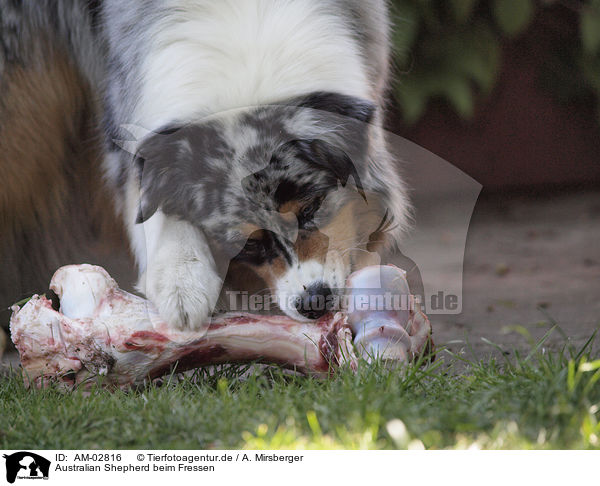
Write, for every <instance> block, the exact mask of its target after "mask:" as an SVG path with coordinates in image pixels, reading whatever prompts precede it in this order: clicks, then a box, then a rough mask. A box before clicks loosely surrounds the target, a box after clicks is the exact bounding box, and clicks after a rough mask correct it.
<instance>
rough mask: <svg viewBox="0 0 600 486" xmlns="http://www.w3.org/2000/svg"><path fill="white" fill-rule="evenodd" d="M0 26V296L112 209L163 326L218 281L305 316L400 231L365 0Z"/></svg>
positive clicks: (141, 9) (35, 1)
mask: <svg viewBox="0 0 600 486" xmlns="http://www.w3.org/2000/svg"><path fill="white" fill-rule="evenodd" d="M0 29H1V30H0V91H1V93H2V95H1V97H0V175H1V176H2V181H1V187H0V250H1V251H2V256H1V258H2V263H1V265H2V268H1V269H0V277H1V278H2V281H3V282H4V283H3V284H2V286H1V287H0V291H1V292H3V298H5V299H6V298H8V297H7V295H9V294H10V295H13V294H15V293H18V292H19V289H21V290H20V291H21V292H22V291H23V290H24V285H25V284H24V283H23V282H24V281H21V280H19V279H27V278H29V279H33V278H34V276H35V274H36V272H39V271H40V269H43V268H47V266H48V265H49V266H50V267H52V266H53V265H55V264H56V263H57V262H60V263H74V262H73V261H68V258H70V257H72V256H71V255H72V251H73V248H74V247H75V246H81V245H86V244H90V243H89V242H90V241H92V242H93V240H94V238H97V237H101V236H102V237H103V236H106V234H107V233H111V234H114V235H116V236H115V237H116V239H117V240H118V239H119V237H118V236H119V234H120V233H119V227H118V225H117V224H116V223H117V222H121V223H120V224H121V226H122V228H124V230H123V237H122V240H128V243H129V247H130V248H131V251H132V253H133V255H134V257H135V261H136V263H137V268H138V284H137V286H138V289H139V290H140V291H141V292H143V293H145V295H146V296H147V297H148V298H149V299H150V300H151V301H153V302H154V303H155V304H156V306H157V307H158V309H159V311H160V313H161V314H162V316H163V317H164V318H165V319H166V320H167V321H168V322H169V323H170V324H171V325H172V326H174V327H178V328H195V327H197V326H198V325H199V324H201V323H203V322H206V321H207V319H208V318H209V317H210V315H211V313H213V312H215V310H216V309H220V308H221V306H223V305H225V304H223V302H226V301H227V300H228V299H226V298H224V292H225V290H224V289H236V290H243V291H248V292H259V293H260V292H262V293H263V294H264V293H266V294H268V295H270V296H272V298H273V300H274V301H275V302H276V303H277V304H278V305H279V307H280V308H281V310H282V311H283V312H285V313H286V314H288V315H290V316H291V317H293V318H295V319H302V320H307V319H316V318H318V317H320V316H321V315H322V314H323V313H324V312H326V311H327V309H323V308H321V307H319V308H317V307H316V306H312V305H311V302H314V300H313V299H312V298H313V297H314V296H329V295H334V294H336V293H339V292H341V291H342V290H341V289H343V286H344V282H345V279H346V277H347V276H348V274H349V273H350V272H351V271H353V270H355V269H357V268H358V267H360V266H362V265H365V264H366V263H370V262H372V256H373V254H374V252H377V251H385V250H386V249H388V250H389V249H392V248H393V247H394V245H395V244H396V243H397V242H398V240H399V238H400V237H401V235H402V233H403V231H404V230H405V228H406V226H407V221H408V219H409V209H408V202H407V197H406V191H405V188H404V185H403V183H402V180H401V178H400V176H399V174H398V172H397V168H396V165H395V163H394V161H393V160H392V157H391V156H390V154H389V153H388V151H387V148H386V143H385V137H384V132H383V128H382V120H383V115H384V113H383V106H384V101H385V96H386V88H387V83H388V72H389V31H390V26H389V22H388V12H387V2H386V1H385V0H135V1H123V0H95V1H85V0H0ZM86 242H87V243H86ZM122 245H124V246H125V245H126V243H125V241H122ZM45 278H47V277H45ZM224 284H225V285H224ZM11 292H12V294H11ZM3 303H4V302H3ZM8 303H9V302H7V304H8Z"/></svg>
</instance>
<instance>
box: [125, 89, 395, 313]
mask: <svg viewBox="0 0 600 486" xmlns="http://www.w3.org/2000/svg"><path fill="white" fill-rule="evenodd" d="M374 111H375V106H374V105H373V104H372V103H370V102H368V101H364V100H360V99H356V98H352V97H349V96H344V95H339V94H332V93H316V94H313V95H310V96H307V97H304V98H302V99H297V100H292V101H289V102H287V103H285V104H281V105H269V106H261V107H255V108H248V109H243V110H235V111H232V112H228V113H223V114H219V115H218V116H211V117H210V118H209V119H206V120H203V121H202V122H199V123H193V124H186V125H176V126H174V127H171V128H168V129H165V130H163V131H161V132H160V133H157V134H155V135H152V136H151V137H149V138H148V139H147V140H146V141H145V142H144V143H143V144H142V145H141V147H140V149H139V151H138V157H137V161H138V167H139V170H140V181H141V201H140V213H139V216H138V222H142V221H145V220H146V219H147V218H149V217H150V216H152V214H154V212H155V211H156V210H157V209H159V208H160V210H161V211H163V212H164V213H165V214H171V215H175V216H177V217H179V218H182V219H185V220H186V221H189V222H190V223H192V224H194V225H195V226H197V227H198V228H200V229H202V231H203V232H204V234H205V235H206V236H207V238H208V240H209V242H210V245H211V249H212V251H213V256H214V257H215V259H216V261H217V262H219V264H220V266H221V267H222V268H221V269H222V271H223V273H225V271H226V270H227V268H226V267H228V268H229V272H228V281H229V284H230V285H231V286H234V287H237V289H238V290H251V291H257V290H268V291H270V292H271V293H272V294H273V296H274V297H276V300H277V301H278V303H279V305H280V307H281V309H282V310H283V311H284V312H286V313H287V314H288V315H290V316H292V317H294V318H297V319H315V318H318V317H320V316H321V315H322V314H324V313H325V312H326V311H327V305H326V304H328V303H331V302H333V301H332V300H331V299H329V296H330V295H332V294H335V293H336V292H337V291H338V289H341V288H343V287H344V283H345V280H346V277H347V276H348V275H349V273H350V272H351V271H352V270H354V269H356V268H357V267H359V266H361V264H362V263H361V262H364V261H366V260H365V259H364V258H363V256H365V255H370V252H372V251H374V250H376V249H377V247H378V246H380V245H383V244H385V240H386V234H387V235H388V236H391V237H392V239H393V237H394V236H395V231H389V232H388V231H387V230H389V229H390V226H391V225H393V224H394V222H393V216H394V214H395V213H397V212H401V213H402V214H400V217H401V219H402V218H405V216H406V215H405V213H406V207H398V206H399V205H398V203H397V202H396V203H394V202H393V201H394V198H393V197H391V196H392V191H394V190H397V191H399V192H400V193H402V194H403V191H402V186H401V185H400V183H399V181H397V180H394V179H395V178H392V179H390V177H393V176H392V174H388V173H387V172H386V170H387V169H386V167H385V164H382V162H381V161H377V160H374V158H373V154H376V153H378V151H377V147H375V148H374V147H373V141H372V140H371V138H372V134H371V133H370V124H369V122H370V121H371V118H372V116H373V114H374ZM400 200H401V201H402V203H404V199H403V198H400ZM401 205H402V204H401ZM402 223H403V220H402V221H400V226H401V225H402ZM324 304H325V305H324Z"/></svg>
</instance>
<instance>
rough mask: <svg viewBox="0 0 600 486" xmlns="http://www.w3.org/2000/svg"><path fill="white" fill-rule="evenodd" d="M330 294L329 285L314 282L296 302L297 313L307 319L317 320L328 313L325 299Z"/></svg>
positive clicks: (327, 304) (327, 303)
mask: <svg viewBox="0 0 600 486" xmlns="http://www.w3.org/2000/svg"><path fill="white" fill-rule="evenodd" d="M331 294H332V292H331V288H330V287H329V285H325V284H324V283H323V282H316V283H314V284H312V285H310V286H308V287H307V289H306V290H305V291H304V293H303V294H302V295H301V296H300V297H299V298H298V300H297V301H296V309H297V310H298V312H299V313H300V314H301V315H303V316H304V317H307V318H308V319H318V318H319V317H321V316H324V315H325V314H327V312H328V311H329V304H330V302H328V300H327V297H329V296H330V295H331Z"/></svg>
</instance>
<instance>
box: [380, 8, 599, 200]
mask: <svg viewBox="0 0 600 486" xmlns="http://www.w3.org/2000/svg"><path fill="white" fill-rule="evenodd" d="M392 5H393V19H394V25H395V27H394V28H395V30H394V75H395V83H394V88H393V98H394V99H393V103H394V110H393V113H392V114H391V116H390V119H389V123H388V128H389V129H390V130H391V131H393V132H394V133H396V134H398V135H401V136H404V137H406V138H408V139H409V140H411V141H413V142H415V143H417V144H419V145H421V146H423V147H425V148H426V149H428V150H430V151H432V152H434V153H435V154H437V155H439V156H440V157H442V158H444V159H445V160H447V161H449V162H451V163H452V164H454V165H455V166H457V167H458V168H460V169H462V170H464V171H465V172H466V173H467V174H469V175H470V176H472V177H473V178H475V179H476V180H477V181H479V182H480V183H481V184H482V185H483V187H484V191H505V190H512V189H526V190H536V189H538V190H539V189H542V188H547V187H548V186H553V187H554V186H560V187H565V188H571V189H573V188H575V189H577V188H580V187H583V186H585V187H590V186H593V185H594V184H598V183H599V182H600V108H599V103H598V100H599V98H600V1H599V0H586V1H582V0H543V1H540V0H537V1H536V0H393V2H392Z"/></svg>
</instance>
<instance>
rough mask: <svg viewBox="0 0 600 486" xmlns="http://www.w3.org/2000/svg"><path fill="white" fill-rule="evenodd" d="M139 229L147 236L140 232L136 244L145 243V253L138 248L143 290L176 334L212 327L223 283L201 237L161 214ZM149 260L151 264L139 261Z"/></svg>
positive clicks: (186, 225) (182, 223) (208, 249)
mask: <svg viewBox="0 0 600 486" xmlns="http://www.w3.org/2000/svg"><path fill="white" fill-rule="evenodd" d="M138 226H139V227H142V230H143V234H140V232H139V231H138V232H137V233H138V234H137V236H135V237H134V243H136V241H135V240H138V241H137V243H138V245H139V243H140V242H139V239H140V238H143V239H144V240H145V251H140V249H139V248H136V254H137V256H138V263H139V266H140V278H139V281H138V289H139V290H140V291H142V292H144V293H145V294H146V297H147V298H148V299H149V300H150V301H152V302H153V303H154V304H155V305H156V307H157V308H158V311H159V313H160V315H161V316H162V317H163V319H165V320H166V321H167V322H168V323H169V324H170V325H172V326H173V327H174V328H178V329H192V330H198V329H199V328H201V327H202V326H203V325H207V324H208V318H209V316H210V315H211V313H212V311H213V309H214V307H215V305H216V302H217V299H218V296H219V292H220V291H221V286H222V279H221V277H220V276H219V274H218V272H217V269H216V266H215V262H214V259H213V256H212V254H211V251H210V248H209V246H208V243H207V242H206V238H205V236H204V234H203V233H202V231H200V230H199V229H197V228H195V227H194V226H192V225H191V224H190V223H187V222H185V221H181V220H178V219H176V218H173V217H169V216H165V215H164V214H162V213H161V212H160V211H158V212H157V213H155V214H154V215H153V216H152V217H151V218H150V219H149V220H148V221H147V222H146V223H144V224H143V225H138ZM138 230H139V228H138ZM138 245H135V246H136V247H137V246H138ZM144 256H145V258H146V261H145V262H143V261H140V257H142V258H144Z"/></svg>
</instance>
